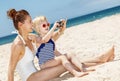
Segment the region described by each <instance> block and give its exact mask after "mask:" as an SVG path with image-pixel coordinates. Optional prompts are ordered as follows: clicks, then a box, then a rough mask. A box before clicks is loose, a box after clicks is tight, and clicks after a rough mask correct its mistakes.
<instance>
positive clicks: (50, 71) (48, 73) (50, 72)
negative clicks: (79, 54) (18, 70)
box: [27, 65, 67, 81]
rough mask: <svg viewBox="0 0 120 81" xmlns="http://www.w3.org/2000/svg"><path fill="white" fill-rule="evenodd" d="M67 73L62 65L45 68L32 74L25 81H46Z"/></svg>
mask: <svg viewBox="0 0 120 81" xmlns="http://www.w3.org/2000/svg"><path fill="white" fill-rule="evenodd" d="M65 71H67V70H66V69H65V68H64V67H63V66H62V65H59V66H55V67H51V68H46V69H43V70H40V71H38V72H35V73H33V74H32V75H31V76H30V77H29V78H28V80H27V81H48V80H50V79H53V78H55V77H58V76H59V75H60V74H62V73H63V72H65Z"/></svg>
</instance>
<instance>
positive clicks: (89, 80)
mask: <svg viewBox="0 0 120 81" xmlns="http://www.w3.org/2000/svg"><path fill="white" fill-rule="evenodd" d="M113 45H114V46H115V60H117V59H120V14H115V15H112V16H109V17H104V18H102V19H99V20H95V21H92V22H87V23H84V24H80V25H76V26H72V27H69V28H67V29H66V30H65V32H64V34H63V35H62V36H61V37H60V38H59V39H58V40H57V41H56V46H57V48H58V50H59V51H60V52H62V53H66V52H68V51H73V52H74V53H75V54H76V56H77V57H78V58H79V59H87V58H92V57H94V56H98V55H99V54H101V53H104V52H105V51H107V50H108V49H109V48H111V47H112V46H113ZM10 46H11V43H8V44H4V45H0V77H1V78H0V80H1V81H7V68H8V63H9V57H10ZM119 65H120V61H119V60H117V61H113V62H110V63H105V64H102V65H100V66H99V67H98V68H97V70H96V71H95V72H91V73H90V74H89V75H87V76H84V77H81V78H75V77H73V76H71V75H70V74H65V75H63V76H62V77H60V78H55V79H54V80H52V81H61V80H62V81H83V80H84V81H94V80H95V81H103V80H107V81H119V80H120V78H119V75H120V72H119V69H120V66H119ZM113 66H114V67H113ZM14 81H21V80H20V77H19V75H18V74H17V73H16V72H15V80H14Z"/></svg>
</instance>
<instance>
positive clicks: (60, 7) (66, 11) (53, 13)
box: [0, 0, 120, 37]
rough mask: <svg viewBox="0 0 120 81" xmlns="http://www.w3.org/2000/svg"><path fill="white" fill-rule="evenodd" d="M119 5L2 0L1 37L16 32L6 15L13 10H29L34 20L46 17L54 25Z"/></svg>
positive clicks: (96, 0)
mask: <svg viewBox="0 0 120 81" xmlns="http://www.w3.org/2000/svg"><path fill="white" fill-rule="evenodd" d="M88 1H89V2H88ZM118 5H119V6H120V0H47V1H46V0H0V37H3V36H6V35H10V34H11V32H12V31H14V30H15V29H14V26H13V23H12V21H11V20H10V19H8V17H7V14H6V12H7V11H8V10H9V9H11V8H15V9H16V10H21V9H25V10H27V11H28V12H29V13H30V15H31V17H32V19H33V18H35V17H36V16H40V15H44V16H46V17H47V19H48V21H49V22H50V23H53V22H55V21H57V20H59V19H61V18H67V19H70V18H74V17H77V16H82V15H86V14H89V13H93V12H96V11H99V10H103V9H105V8H106V9H107V8H110V7H112V6H118Z"/></svg>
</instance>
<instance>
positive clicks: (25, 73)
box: [7, 9, 114, 81]
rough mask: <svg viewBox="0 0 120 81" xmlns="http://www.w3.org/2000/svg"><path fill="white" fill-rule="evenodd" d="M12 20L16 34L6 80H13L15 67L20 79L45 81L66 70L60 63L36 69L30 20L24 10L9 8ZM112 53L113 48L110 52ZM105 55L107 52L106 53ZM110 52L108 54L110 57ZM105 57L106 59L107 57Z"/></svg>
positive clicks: (23, 80) (24, 80)
mask: <svg viewBox="0 0 120 81" xmlns="http://www.w3.org/2000/svg"><path fill="white" fill-rule="evenodd" d="M7 14H8V16H9V17H10V18H11V19H12V20H13V24H14V26H15V28H16V29H17V30H18V36H17V37H16V38H15V40H14V42H13V44H12V46H11V56H10V61H9V67H8V81H14V70H15V69H17V70H18V73H19V75H20V76H21V79H22V81H47V80H50V79H52V78H55V77H57V76H59V75H60V74H62V73H63V72H65V71H66V69H65V68H64V67H63V66H62V65H58V66H55V67H52V68H46V69H43V70H40V71H37V70H36V68H35V66H34V64H33V58H34V55H33V54H34V46H33V45H32V42H31V40H30V39H29V38H28V35H29V33H30V32H32V25H33V24H32V20H31V17H30V15H29V13H28V12H27V11H26V10H19V11H16V10H15V9H11V10H9V11H8V12H7ZM111 52H112V53H113V52H114V51H113V49H112V50H111V51H110V53H111ZM106 55H107V54H106ZM110 55H111V54H108V55H107V57H108V56H109V58H110ZM109 58H107V60H108V59H109Z"/></svg>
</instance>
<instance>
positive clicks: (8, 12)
mask: <svg viewBox="0 0 120 81" xmlns="http://www.w3.org/2000/svg"><path fill="white" fill-rule="evenodd" d="M16 13H17V11H16V10H15V9H10V10H9V11H7V16H8V17H9V18H11V19H13V18H14V17H15V15H16Z"/></svg>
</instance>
